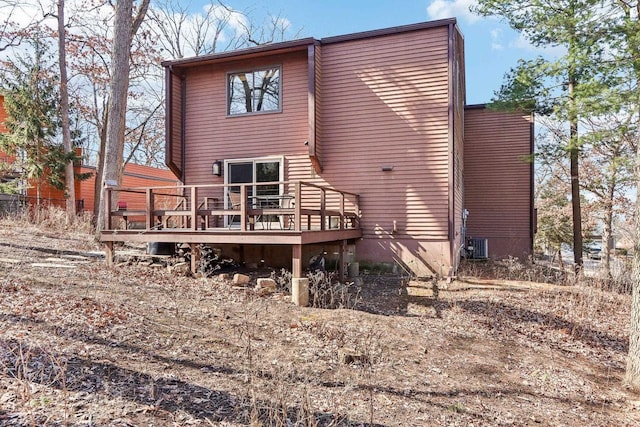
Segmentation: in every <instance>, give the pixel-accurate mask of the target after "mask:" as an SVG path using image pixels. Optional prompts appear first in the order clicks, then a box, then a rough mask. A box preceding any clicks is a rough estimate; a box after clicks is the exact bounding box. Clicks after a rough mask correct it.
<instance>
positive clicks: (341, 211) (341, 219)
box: [340, 193, 345, 230]
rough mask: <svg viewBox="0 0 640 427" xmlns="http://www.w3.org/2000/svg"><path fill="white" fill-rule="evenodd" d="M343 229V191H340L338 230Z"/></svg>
mask: <svg viewBox="0 0 640 427" xmlns="http://www.w3.org/2000/svg"><path fill="white" fill-rule="evenodd" d="M344 229H345V218H344V193H340V230H344Z"/></svg>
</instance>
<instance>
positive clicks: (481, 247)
mask: <svg viewBox="0 0 640 427" xmlns="http://www.w3.org/2000/svg"><path fill="white" fill-rule="evenodd" d="M467 250H468V253H469V254H470V256H469V258H474V259H487V258H489V241H488V239H482V238H477V237H472V238H469V240H468V241H467Z"/></svg>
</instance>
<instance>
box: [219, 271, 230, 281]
mask: <svg viewBox="0 0 640 427" xmlns="http://www.w3.org/2000/svg"><path fill="white" fill-rule="evenodd" d="M218 280H220V281H221V282H226V281H227V280H229V275H228V274H227V273H221V274H218Z"/></svg>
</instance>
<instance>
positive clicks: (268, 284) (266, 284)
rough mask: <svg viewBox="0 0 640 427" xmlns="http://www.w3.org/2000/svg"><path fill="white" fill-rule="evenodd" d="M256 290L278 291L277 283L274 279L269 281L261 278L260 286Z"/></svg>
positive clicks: (259, 280)
mask: <svg viewBox="0 0 640 427" xmlns="http://www.w3.org/2000/svg"><path fill="white" fill-rule="evenodd" d="M256 288H258V289H261V288H264V289H272V290H274V291H275V290H276V281H275V280H273V279H267V278H260V279H258V284H257V285H256Z"/></svg>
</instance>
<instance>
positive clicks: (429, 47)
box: [102, 19, 534, 276]
mask: <svg viewBox="0 0 640 427" xmlns="http://www.w3.org/2000/svg"><path fill="white" fill-rule="evenodd" d="M163 65H164V67H165V71H166V86H167V87H166V89H167V91H166V92H167V151H166V156H167V157H166V158H167V165H168V166H169V167H170V168H171V170H172V171H173V172H174V173H175V174H176V176H178V177H179V179H180V180H181V181H182V182H183V183H184V184H185V186H186V187H185V197H186V198H187V199H189V198H194V197H195V201H194V203H191V211H190V212H191V214H190V215H191V216H190V217H189V219H190V225H188V228H189V230H187V231H185V232H184V233H182V234H180V233H176V232H175V231H176V230H172V231H173V232H172V233H168V232H167V233H164V234H162V233H161V232H152V231H153V230H151V228H153V218H154V217H155V216H158V217H161V216H162V215H163V214H166V215H169V213H168V212H164V211H160V210H154V207H153V206H151V207H149V206H148V207H147V218H148V220H147V231H146V232H145V234H140V233H137V234H136V233H134V232H127V231H123V230H111V229H109V228H107V230H105V232H103V234H102V239H103V240H104V241H105V242H108V246H109V247H108V249H111V246H110V245H112V242H113V241H121V240H138V241H149V240H150V239H155V240H165V241H176V242H178V241H184V242H188V243H193V244H195V243H207V244H210V245H215V246H218V247H220V248H221V250H222V251H223V252H227V253H229V254H230V255H232V256H234V257H236V258H237V257H240V258H242V259H243V260H244V261H245V262H247V263H257V262H259V261H263V260H264V261H265V262H267V263H269V262H276V263H277V261H275V260H282V256H281V255H279V254H282V253H285V254H289V255H286V257H289V256H290V257H291V259H292V267H293V271H294V276H295V275H299V274H300V270H301V264H302V265H306V264H305V263H306V262H307V260H308V259H309V257H310V256H311V255H314V254H318V253H319V252H321V251H324V252H327V253H328V254H327V256H328V257H331V256H332V254H333V253H334V252H336V253H338V254H339V255H338V256H339V257H341V259H342V260H343V261H344V260H347V261H348V260H349V258H351V260H355V261H360V262H361V263H389V264H396V265H399V266H401V268H403V269H406V270H409V271H411V272H413V273H415V274H417V275H420V276H427V275H433V274H437V275H441V276H447V275H453V274H454V272H455V270H456V268H457V265H458V262H459V260H460V256H461V254H462V252H463V250H464V248H465V247H466V246H467V245H466V244H465V243H466V242H465V225H466V236H472V237H474V238H476V239H475V240H474V241H477V240H478V239H477V238H483V239H487V242H488V245H487V246H485V247H484V249H488V251H485V252H486V253H484V254H483V255H487V256H489V257H491V258H501V257H505V256H508V255H516V256H526V255H528V254H530V253H531V252H532V247H533V227H534V224H533V199H532V194H533V166H532V164H531V163H530V162H528V161H527V160H526V157H527V156H528V155H530V154H531V153H532V150H533V145H532V141H533V136H532V129H533V121H532V117H531V116H530V115H527V114H514V113H498V112H493V111H489V110H487V109H486V108H483V107H467V108H465V64H464V40H463V37H462V35H461V34H460V31H459V29H458V27H457V25H456V21H455V19H447V20H440V21H433V22H427V23H422V24H416V25H408V26H403V27H396V28H390V29H385V30H378V31H370V32H364V33H358V34H351V35H345V36H338V37H330V38H326V39H322V40H316V39H313V38H308V39H302V40H295V41H290V42H283V43H273V44H268V45H262V46H256V47H253V48H249V49H243V50H238V51H233V52H225V53H218V54H213V55H206V56H200V57H194V58H186V59H178V60H173V61H166V62H164V63H163ZM276 181H277V183H275V184H273V185H271V187H269V188H266V187H268V186H267V185H265V184H261V183H264V182H276ZM300 181H302V183H299V182H300ZM305 183H310V184H313V185H316V186H319V187H321V188H322V189H321V190H319V192H318V193H317V194H316V195H311V193H309V195H305V194H307V193H305V192H304V189H305V188H306V187H310V186H309V185H308V184H305ZM310 188H315V187H310ZM261 189H262V190H261ZM329 189H336V190H338V191H339V192H340V193H338V194H339V196H338V199H339V200H338V202H335V201H334V202H332V203H334V205H333V207H330V206H329V204H330V202H329V201H328V197H329V196H328V195H327V194H329V192H331V190H329ZM236 191H241V194H242V195H244V198H240V199H239V200H240V202H238V205H237V207H236V204H235V202H233V201H230V197H229V195H232V194H234V192H236ZM272 193H273V194H276V195H278V194H279V195H282V196H286V197H287V198H292V199H293V202H294V203H293V206H295V207H294V208H290V206H289V207H285V206H284V205H283V203H282V202H278V203H277V206H276V209H263V208H261V207H260V206H258V201H260V200H261V194H272ZM354 194H357V196H354ZM202 195H206V196H207V197H210V198H213V199H214V200H216V201H218V202H224V207H223V208H220V209H218V210H215V209H214V210H212V211H208V210H206V209H205V210H202V209H200V208H201V207H202V205H203V202H201V200H202V199H201V196H202ZM236 198H237V196H236ZM247 198H248V199H249V201H248V202H244V201H242V199H247ZM234 200H235V199H234ZM336 203H337V204H336ZM338 205H339V206H338ZM231 209H236V210H235V213H234V212H232V211H231ZM237 209H240V211H241V215H238V211H237ZM278 209H280V210H278ZM467 212H468V216H467V215H466V213H467ZM173 213H176V212H173ZM232 213H234V215H236V216H238V217H240V219H236V218H235V217H234V216H232V215H231V214H232ZM279 213H280V215H278V214H279ZM177 214H178V215H181V214H180V212H177ZM207 214H213V215H214V216H216V217H217V219H220V218H223V219H224V223H223V225H222V226H220V225H219V226H218V227H217V228H216V227H210V226H209V224H210V223H209V222H207V225H206V226H205V225H202V227H200V225H199V224H200V222H201V221H204V219H207V221H208V220H209V219H208V218H205V217H206V216H207ZM185 215H188V214H185ZM305 215H306V216H305ZM332 215H333V218H334V219H333V220H332V219H331V218H330V217H331V216H332ZM265 216H266V217H268V218H272V219H270V220H269V222H268V224H267V226H264V225H262V226H258V221H259V219H263V218H265ZM276 216H277V217H280V218H282V217H288V218H289V220H290V221H292V222H293V224H294V226H293V227H289V228H287V227H285V225H286V222H283V221H280V226H279V227H278V226H276V227H273V228H276V230H274V229H273V228H270V226H269V224H276V223H275V222H274V220H273V218H274V217H276ZM200 217H202V218H200ZM335 218H337V222H336V219H335ZM465 220H466V223H465ZM234 221H235V222H234ZM332 221H333V222H332ZM236 222H239V225H238V226H235V227H234V226H233V225H234V224H235V223H236ZM202 224H204V222H202ZM349 224H350V225H349ZM234 232H235V233H234ZM269 233H271V234H269ZM265 236H266V237H265ZM310 236H313V238H311V237H310ZM180 239H182V240H180ZM265 248H266V249H265ZM276 249H278V250H276ZM286 257H285V259H286ZM290 265H291V264H290Z"/></svg>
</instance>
